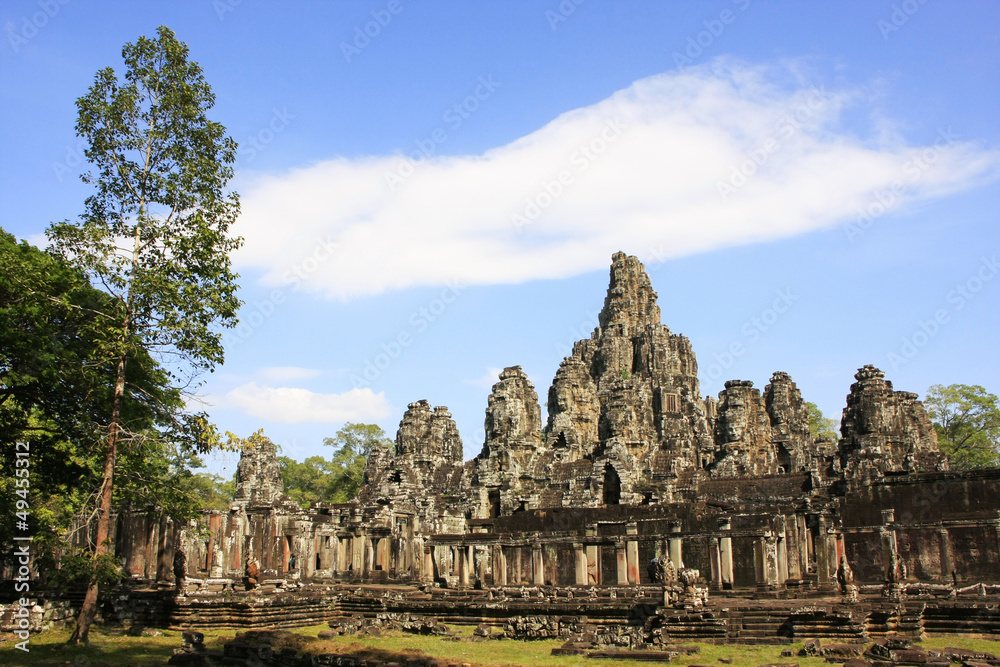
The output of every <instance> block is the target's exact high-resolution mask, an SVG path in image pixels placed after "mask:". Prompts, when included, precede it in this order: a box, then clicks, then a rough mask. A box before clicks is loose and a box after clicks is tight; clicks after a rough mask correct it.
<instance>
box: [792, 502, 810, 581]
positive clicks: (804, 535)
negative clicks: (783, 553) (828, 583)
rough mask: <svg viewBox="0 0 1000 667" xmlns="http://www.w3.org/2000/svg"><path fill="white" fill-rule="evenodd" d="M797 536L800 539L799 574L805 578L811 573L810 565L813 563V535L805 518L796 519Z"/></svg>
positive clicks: (798, 517)
mask: <svg viewBox="0 0 1000 667" xmlns="http://www.w3.org/2000/svg"><path fill="white" fill-rule="evenodd" d="M795 528H796V530H797V531H798V532H797V533H796V535H797V536H798V539H799V572H800V575H799V576H800V577H805V575H806V573H807V572H809V563H811V562H812V535H811V534H810V533H809V526H808V523H807V519H806V517H805V516H796V517H795Z"/></svg>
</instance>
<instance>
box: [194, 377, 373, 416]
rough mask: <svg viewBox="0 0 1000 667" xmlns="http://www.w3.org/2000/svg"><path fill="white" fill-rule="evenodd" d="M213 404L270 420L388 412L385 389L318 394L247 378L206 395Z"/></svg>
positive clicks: (210, 403) (368, 414)
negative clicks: (236, 385)
mask: <svg viewBox="0 0 1000 667" xmlns="http://www.w3.org/2000/svg"><path fill="white" fill-rule="evenodd" d="M203 403H205V404H208V405H211V406H212V407H215V408H234V409H237V410H240V411H242V412H244V413H245V414H247V415H249V416H251V417H256V418H258V419H263V420H265V421H270V422H279V423H284V424H299V423H304V422H318V423H340V422H345V421H371V420H377V419H384V418H386V417H388V416H389V415H390V413H391V409H390V407H389V404H388V402H387V401H386V398H385V393H384V392H379V393H377V394H376V393H375V392H373V391H372V390H371V389H367V388H364V389H351V390H350V391H345V392H343V393H339V394H321V393H316V392H312V391H309V390H308V389H300V388H297V387H270V386H267V385H261V384H257V383H256V382H249V383H247V384H243V385H240V386H239V387H236V388H235V389H232V390H231V391H229V392H227V393H226V394H223V395H222V396H214V397H206V398H205V399H203Z"/></svg>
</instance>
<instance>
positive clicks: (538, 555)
mask: <svg viewBox="0 0 1000 667" xmlns="http://www.w3.org/2000/svg"><path fill="white" fill-rule="evenodd" d="M531 572H532V578H533V581H534V584H535V585H536V586H544V585H545V561H544V560H543V558H542V545H540V544H535V545H534V546H532V548H531Z"/></svg>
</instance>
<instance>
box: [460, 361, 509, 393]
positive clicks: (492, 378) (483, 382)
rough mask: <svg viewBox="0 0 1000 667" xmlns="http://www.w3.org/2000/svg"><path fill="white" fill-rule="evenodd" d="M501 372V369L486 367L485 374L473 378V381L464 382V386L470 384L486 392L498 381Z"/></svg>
mask: <svg viewBox="0 0 1000 667" xmlns="http://www.w3.org/2000/svg"><path fill="white" fill-rule="evenodd" d="M502 372H503V369H502V368H497V367H496V366H488V367H487V368H486V374H485V375H483V376H481V377H478V378H475V379H474V380H466V381H465V382H466V384H471V385H472V386H474V387H479V388H480V389H486V390H487V391H489V390H491V389H493V385H495V384H496V383H497V382H499V381H500V373H502Z"/></svg>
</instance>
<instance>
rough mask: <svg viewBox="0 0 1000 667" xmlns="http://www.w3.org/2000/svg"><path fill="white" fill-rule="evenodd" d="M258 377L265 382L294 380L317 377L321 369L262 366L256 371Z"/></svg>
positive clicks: (321, 372)
mask: <svg viewBox="0 0 1000 667" xmlns="http://www.w3.org/2000/svg"><path fill="white" fill-rule="evenodd" d="M258 374H259V375H260V377H261V378H262V379H263V380H265V381H267V382H276V383H280V382H295V381H298V380H309V379H312V378H314V377H319V376H320V375H322V374H323V371H320V370H316V369H315V368H301V367H299V366H269V367H267V368H262V369H260V371H259V372H258Z"/></svg>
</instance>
